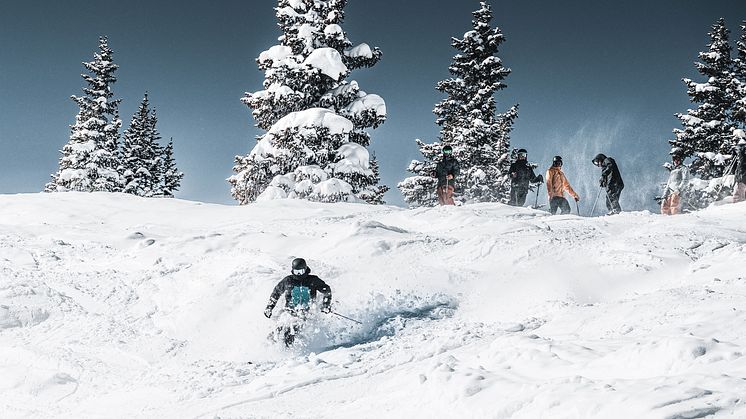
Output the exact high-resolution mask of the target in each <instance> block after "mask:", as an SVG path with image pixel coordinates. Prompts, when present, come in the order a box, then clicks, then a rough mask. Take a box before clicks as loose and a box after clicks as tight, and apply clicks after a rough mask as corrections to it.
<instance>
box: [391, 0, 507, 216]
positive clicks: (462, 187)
mask: <svg viewBox="0 0 746 419" xmlns="http://www.w3.org/2000/svg"><path fill="white" fill-rule="evenodd" d="M473 16H474V19H473V20H472V26H473V28H472V30H470V31H468V32H466V34H464V36H463V38H460V39H459V38H453V42H452V45H453V47H454V48H456V49H458V50H459V51H460V53H459V54H458V55H456V56H454V57H453V62H452V63H451V65H450V67H449V71H450V73H451V74H452V75H453V76H454V77H453V78H450V79H447V80H443V81H441V82H440V83H438V86H437V89H438V90H439V91H441V92H443V93H445V94H446V95H447V97H446V98H445V99H443V100H442V101H441V102H440V103H438V104H437V105H436V106H435V109H434V110H433V112H434V113H435V115H436V116H437V119H436V123H437V124H438V125H440V127H441V130H440V144H438V143H435V144H426V143H424V142H423V141H421V140H416V142H417V145H418V147H419V148H420V152H421V153H422V156H423V157H424V159H423V161H418V160H414V161H412V163H411V164H410V165H409V168H408V170H409V172H411V173H413V174H414V175H415V176H412V177H409V178H407V179H405V180H404V181H402V182H401V183H399V185H398V186H399V190H400V191H401V192H402V195H403V196H404V199H405V201H406V202H407V203H408V204H409V205H410V206H413V207H418V206H431V205H435V202H436V197H435V195H434V193H433V191H434V188H435V184H436V180H435V179H433V177H432V176H433V172H434V170H435V166H436V165H437V159H438V157H439V155H440V150H441V148H442V146H444V145H446V144H449V145H451V146H452V147H453V154H454V156H455V157H456V158H457V159H458V160H459V162H460V164H461V174H460V175H459V179H457V181H456V182H457V191H456V196H457V197H459V198H460V199H462V200H464V201H467V202H506V201H507V199H508V198H509V196H510V185H509V183H510V178H509V174H508V169H509V167H510V159H509V156H510V132H511V130H512V126H513V123H514V121H515V119H516V118H517V115H518V113H517V111H518V108H517V105H516V106H513V107H512V108H510V109H509V110H508V111H507V112H505V113H504V114H498V113H497V112H496V108H497V106H496V103H495V93H496V92H498V91H499V90H502V89H503V88H505V87H506V85H505V83H504V80H505V78H506V77H507V76H508V75H509V74H510V69H509V68H507V67H505V66H504V65H503V64H502V61H501V60H500V58H499V57H498V56H497V54H498V52H499V48H500V45H501V44H502V42H503V41H504V40H505V37H504V35H503V34H502V32H501V31H500V28H498V27H494V28H493V27H492V25H491V22H492V10H491V8H490V6H489V5H488V4H487V3H485V2H481V3H480V8H479V10H477V11H475V12H473Z"/></svg>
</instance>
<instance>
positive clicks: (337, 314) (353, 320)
mask: <svg viewBox="0 0 746 419" xmlns="http://www.w3.org/2000/svg"><path fill="white" fill-rule="evenodd" d="M332 314H334V315H335V316H339V317H341V318H343V319H346V320H349V321H351V322H355V323H357V324H363V323H362V322H359V321H357V320H355V319H351V318H349V317H347V316H343V315H341V314H339V313H337V312H336V311H332Z"/></svg>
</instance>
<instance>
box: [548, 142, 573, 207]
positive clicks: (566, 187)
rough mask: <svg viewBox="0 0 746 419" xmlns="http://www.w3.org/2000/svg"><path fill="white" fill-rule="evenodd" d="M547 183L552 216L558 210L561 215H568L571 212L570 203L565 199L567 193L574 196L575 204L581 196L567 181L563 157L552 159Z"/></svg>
mask: <svg viewBox="0 0 746 419" xmlns="http://www.w3.org/2000/svg"><path fill="white" fill-rule="evenodd" d="M546 178H547V179H546V182H547V194H548V195H549V212H551V213H552V215H554V214H556V213H557V208H559V210H560V214H568V213H569V212H570V211H571V210H570V203H569V202H567V199H565V192H567V193H569V194H570V195H572V197H573V198H575V202H578V201H580V196H578V194H577V193H575V191H574V190H573V189H572V186H570V182H568V181H567V177H565V174H564V173H563V172H562V157H561V156H554V159H552V167H550V168H549V170H547V176H546Z"/></svg>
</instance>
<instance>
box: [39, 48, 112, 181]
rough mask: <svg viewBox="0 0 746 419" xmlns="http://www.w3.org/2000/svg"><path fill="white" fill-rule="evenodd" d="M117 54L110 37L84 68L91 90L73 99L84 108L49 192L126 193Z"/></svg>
mask: <svg viewBox="0 0 746 419" xmlns="http://www.w3.org/2000/svg"><path fill="white" fill-rule="evenodd" d="M112 56H113V53H112V50H111V48H109V45H108V40H107V38H106V37H101V38H100V39H99V51H98V52H97V53H96V54H94V58H93V61H89V62H84V63H83V66H84V67H85V68H86V70H87V71H88V72H89V73H90V74H81V76H82V77H83V80H85V82H86V84H87V86H86V87H84V88H83V92H84V93H85V94H84V95H83V96H72V100H74V101H75V103H76V104H77V105H78V107H79V108H80V109H79V111H78V114H77V116H76V117H75V123H74V124H73V125H71V126H70V131H71V133H70V139H69V141H68V142H67V144H65V146H64V147H63V148H62V157H61V158H60V164H59V170H58V171H57V172H56V173H55V174H53V175H52V180H51V181H50V182H49V183H48V184H47V185H46V187H45V191H46V192H64V191H84V192H92V191H107V192H116V191H121V190H122V181H121V178H120V176H119V173H118V172H117V168H118V166H119V161H118V154H117V148H118V145H119V129H120V128H121V126H122V121H121V120H120V119H119V110H118V108H119V103H120V100H119V99H116V100H114V99H113V97H114V94H113V92H112V89H111V86H112V84H114V83H115V82H116V80H117V79H116V77H115V76H114V72H115V71H116V69H117V68H118V67H119V66H118V65H116V64H114V61H113V57H112Z"/></svg>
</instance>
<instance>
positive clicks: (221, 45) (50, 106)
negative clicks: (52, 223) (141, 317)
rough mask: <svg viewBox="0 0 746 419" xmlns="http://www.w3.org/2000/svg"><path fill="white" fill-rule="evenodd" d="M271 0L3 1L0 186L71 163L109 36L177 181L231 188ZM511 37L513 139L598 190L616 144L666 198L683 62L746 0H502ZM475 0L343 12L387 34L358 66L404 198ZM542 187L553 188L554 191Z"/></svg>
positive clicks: (637, 198) (504, 102)
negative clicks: (377, 98) (381, 106)
mask: <svg viewBox="0 0 746 419" xmlns="http://www.w3.org/2000/svg"><path fill="white" fill-rule="evenodd" d="M275 4H276V3H275V2H273V1H268V0H263V1H247V0H242V1H238V0H225V1H214V2H203V1H194V0H186V1H184V0H182V1H177V0H161V1H157V2H149V1H142V0H136V1H114V0H102V1H98V2H95V3H91V2H89V1H82V0H66V1H64V2H50V1H42V0H27V1H3V2H2V3H0V193H17V192H36V191H39V190H41V189H42V187H43V185H44V184H45V183H46V182H47V180H48V179H49V175H50V173H53V172H54V171H55V170H56V167H57V160H58V158H59V153H58V150H59V149H60V148H61V147H62V146H63V145H64V143H65V142H66V141H67V138H68V136H69V125H70V124H71V123H72V122H73V119H74V117H75V114H76V112H77V108H76V106H75V104H74V103H73V102H72V101H71V100H70V99H69V97H70V95H73V94H79V92H80V89H81V87H82V86H83V81H82V79H81V78H80V73H81V72H82V70H83V68H82V66H81V64H80V63H81V62H82V61H87V60H89V59H90V58H91V57H92V54H93V52H94V51H95V49H96V46H97V39H98V36H99V35H107V36H108V37H109V40H110V46H111V47H112V48H113V50H114V53H115V60H116V62H117V63H118V64H119V65H120V70H119V71H118V73H117V76H118V78H119V81H118V82H117V83H116V84H115V85H114V91H115V95H116V96H117V97H120V98H122V99H123V103H122V106H121V108H120V109H121V113H122V119H123V120H124V124H125V126H127V125H128V124H129V120H130V118H131V115H132V114H133V113H134V111H135V109H136V107H137V105H138V104H139V101H140V99H141V98H142V95H143V93H144V92H145V91H146V90H147V91H149V92H150V98H151V103H152V104H153V105H154V106H155V107H156V108H157V111H158V116H159V129H160V131H161V133H162V135H163V137H165V138H169V137H173V138H174V143H175V147H176V158H177V164H179V166H180V168H181V169H182V170H183V171H184V172H185V173H186V177H185V179H184V183H183V188H182V190H181V191H180V193H179V194H178V195H177V196H178V197H180V198H185V199H194V200H200V201H208V202H219V203H232V202H233V201H232V199H231V198H230V193H229V185H228V184H227V182H225V181H224V179H225V178H227V177H228V176H230V175H231V167H232V164H233V157H234V156H235V155H236V154H245V153H247V152H248V151H249V150H250V148H251V146H252V145H253V144H254V138H255V137H256V136H257V135H259V134H261V131H259V130H257V129H256V128H254V126H253V124H254V122H253V120H252V119H251V114H250V110H249V109H248V108H247V107H246V106H245V105H243V104H241V102H240V101H239V99H240V98H241V96H242V95H243V93H244V92H245V91H254V90H259V89H261V82H262V76H263V75H262V73H261V72H260V71H259V70H258V69H257V68H256V64H255V62H254V59H255V57H256V56H258V54H259V53H260V52H261V51H263V50H265V49H267V48H269V47H270V46H272V45H273V44H274V43H275V42H276V38H277V36H279V30H278V28H277V26H276V20H275V17H274V11H273V10H272V7H273V6H274V5H275ZM491 4H492V6H493V10H494V13H495V23H496V24H497V25H498V26H500V27H501V28H502V30H503V32H504V33H505V35H506V37H507V41H506V42H505V43H504V44H503V49H502V51H501V54H500V56H501V58H502V59H503V61H504V63H505V64H506V65H507V66H509V67H510V68H512V70H513V74H512V75H511V76H510V77H509V78H508V79H507V84H508V88H507V89H506V90H504V91H502V92H501V93H499V94H498V96H497V98H498V104H499V108H500V109H501V110H504V109H506V108H507V107H509V106H510V105H512V104H514V103H518V104H520V110H519V118H518V120H517V122H516V126H515V131H514V133H513V135H512V140H513V145H514V146H516V147H525V148H527V149H528V150H529V159H530V160H532V161H535V162H536V163H538V164H539V165H540V169H541V170H542V171H543V170H544V169H546V167H548V166H549V163H550V161H551V157H552V156H554V155H556V154H561V155H563V157H564V158H565V170H566V172H567V174H568V177H569V178H570V181H571V183H573V185H574V186H576V187H577V189H578V190H579V191H580V192H581V195H583V201H582V202H581V204H586V201H588V202H587V205H590V203H591V202H590V201H592V200H593V197H595V192H596V189H597V186H596V185H597V184H596V182H597V181H596V177H597V169H596V168H595V167H593V166H592V165H591V164H590V160H591V159H592V157H593V156H594V155H595V154H596V153H598V152H604V153H606V154H609V155H612V156H614V157H615V158H616V159H617V162H618V163H619V164H620V166H621V170H622V175H623V176H624V177H625V180H626V183H627V189H626V190H625V192H624V193H623V196H622V204H623V206H624V207H625V208H628V209H642V208H652V205H653V202H652V198H653V196H654V195H655V191H656V188H657V187H658V183H660V182H662V181H663V180H664V179H665V177H666V172H665V170H663V169H661V167H660V164H661V163H662V162H663V161H665V160H666V158H667V151H668V146H667V143H666V139H668V138H669V137H670V135H671V134H670V132H671V130H672V129H673V128H675V127H676V126H677V120H676V119H675V117H674V116H673V115H674V113H676V112H683V111H685V110H686V108H687V106H689V103H688V98H687V96H686V94H685V88H684V86H683V84H682V83H681V81H680V79H681V78H682V77H696V76H697V74H696V72H695V69H694V66H693V62H694V61H695V60H696V54H697V52H698V51H700V50H702V49H704V48H705V44H706V43H707V40H708V38H707V35H706V34H707V32H708V31H709V28H710V26H711V25H712V23H713V22H714V21H715V20H716V19H717V18H718V17H721V16H722V17H725V18H726V20H727V22H728V25H729V27H730V28H731V29H732V30H733V34H732V36H733V37H735V36H737V35H738V31H737V29H738V25H739V23H740V22H741V21H742V20H744V19H746V11H745V10H744V8H743V4H742V2H740V1H736V0H733V1H726V0H714V1H708V2H697V1H681V0H662V1H660V0H657V1H654V2H651V1H625V2H611V1H590V0H588V1H573V0H570V1H562V2H556V1H493V2H492V3H491ZM477 8H478V1H476V0H475V1H464V0H451V1H443V0H435V1H433V0H407V1H398V0H378V1H375V2H373V1H362V0H351V1H350V2H349V5H348V7H347V19H346V22H345V25H344V29H345V30H346V31H347V34H348V36H349V38H350V39H351V40H352V41H353V42H354V43H359V42H366V43H369V44H371V45H373V46H379V47H380V48H381V49H382V50H383V53H384V57H383V60H382V61H381V63H380V64H378V65H377V66H376V67H374V68H372V69H363V70H359V71H357V72H356V73H353V74H352V76H351V77H350V79H355V80H358V82H359V83H360V85H361V88H362V89H363V90H366V91H368V92H371V93H377V94H379V95H381V96H382V97H383V98H384V99H385V100H386V102H387V107H388V111H389V118H388V121H387V122H386V123H385V124H384V125H383V126H382V127H381V128H379V129H376V130H374V131H373V132H372V138H373V143H372V146H371V149H372V151H374V152H375V153H376V155H377V157H378V158H379V160H380V163H381V170H382V182H383V183H385V184H387V185H389V186H390V187H391V188H392V191H391V192H389V194H388V195H387V200H388V201H389V202H390V203H393V204H402V200H401V197H400V195H399V193H398V191H397V190H396V188H395V186H396V183H397V182H398V181H399V180H401V179H403V178H404V177H406V176H407V173H406V171H405V169H406V166H407V164H408V163H409V161H410V160H411V159H413V158H418V157H419V154H418V152H417V148H416V146H415V144H414V139H415V138H422V139H423V140H425V141H434V140H435V139H436V138H437V134H438V127H437V126H436V125H435V123H434V120H435V118H434V115H433V114H432V108H433V106H434V105H435V103H437V102H438V101H439V100H440V99H441V98H442V96H441V95H440V93H438V92H437V91H436V90H435V84H436V83H437V82H438V81H439V80H441V79H443V78H446V77H448V72H447V67H448V65H449V63H450V61H451V57H452V56H453V55H454V54H455V53H456V52H455V50H453V49H452V48H451V46H450V38H451V36H460V35H462V34H463V33H464V32H465V31H467V30H468V29H469V28H470V21H471V11H473V10H475V9H477ZM542 198H544V197H543V196H542Z"/></svg>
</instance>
